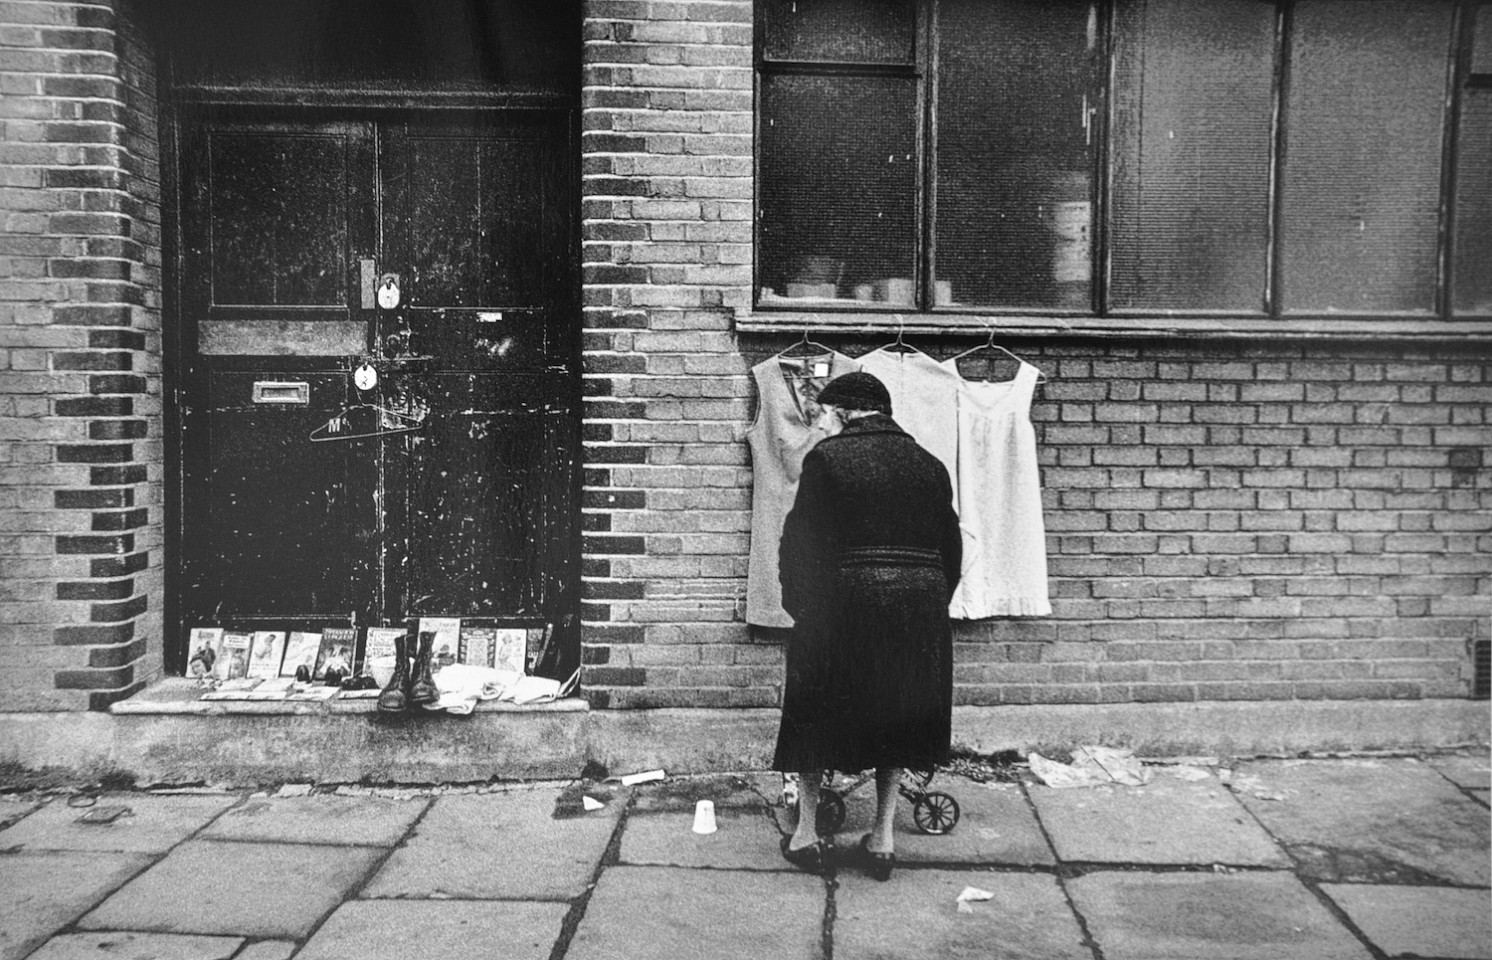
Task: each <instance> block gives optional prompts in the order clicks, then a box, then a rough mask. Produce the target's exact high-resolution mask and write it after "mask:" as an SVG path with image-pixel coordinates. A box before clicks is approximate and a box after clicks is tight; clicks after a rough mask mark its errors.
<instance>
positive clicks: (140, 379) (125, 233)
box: [0, 0, 162, 710]
mask: <svg viewBox="0 0 1492 960" xmlns="http://www.w3.org/2000/svg"><path fill="white" fill-rule="evenodd" d="M0 93H3V98H0V198H3V199H0V217H3V218H4V223H3V229H0V544H3V547H0V673H3V675H4V676H5V678H6V683H5V684H4V687H3V689H0V710H50V709H82V708H90V707H91V708H94V709H99V708H102V707H104V706H106V705H107V704H108V703H110V702H112V701H113V700H115V699H119V698H120V697H123V696H126V695H128V694H129V693H130V692H132V691H133V690H135V689H138V688H139V687H140V686H141V685H142V684H143V683H144V681H145V680H146V679H148V678H149V677H150V676H151V675H152V674H153V673H157V672H159V671H160V669H161V667H160V665H161V649H160V636H161V619H160V617H161V614H160V609H161V551H160V543H161V481H162V456H161V441H160V436H159V433H160V410H161V405H160V368H159V359H158V358H159V356H160V293H159V291H160V226H161V225H160V215H159V209H160V204H159V173H158V163H157V157H158V151H157V144H156V132H155V131H156V112H155V85H154V77H153V67H152V64H151V61H150V57H149V52H148V49H147V48H146V45H145V44H144V43H143V42H142V39H141V34H140V33H139V31H138V30H137V29H136V27H135V25H134V23H133V22H132V15H131V10H130V4H129V3H128V0H119V2H117V3H61V2H34V0H0Z"/></svg>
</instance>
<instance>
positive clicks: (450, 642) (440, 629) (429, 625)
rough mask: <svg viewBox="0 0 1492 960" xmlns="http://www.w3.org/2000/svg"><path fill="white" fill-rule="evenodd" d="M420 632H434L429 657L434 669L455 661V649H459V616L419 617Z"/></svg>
mask: <svg viewBox="0 0 1492 960" xmlns="http://www.w3.org/2000/svg"><path fill="white" fill-rule="evenodd" d="M419 630H420V633H433V634H435V646H434V648H433V650H434V652H433V654H432V655H431V657H430V662H431V664H432V665H433V666H434V667H435V669H437V670H438V669H440V668H441V667H447V666H450V665H451V664H453V663H455V662H456V651H457V650H459V649H461V618H460V617H420V627H419Z"/></svg>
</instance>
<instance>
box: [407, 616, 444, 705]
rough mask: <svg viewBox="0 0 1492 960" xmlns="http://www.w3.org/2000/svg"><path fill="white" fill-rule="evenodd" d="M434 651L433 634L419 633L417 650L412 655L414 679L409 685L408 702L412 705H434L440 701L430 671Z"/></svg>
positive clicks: (438, 692)
mask: <svg viewBox="0 0 1492 960" xmlns="http://www.w3.org/2000/svg"><path fill="white" fill-rule="evenodd" d="M434 650H435V634H433V633H421V634H420V646H419V650H418V651H417V652H416V653H415V655H414V677H413V679H411V680H410V683H409V702H410V703H412V704H421V703H434V702H435V701H437V700H439V699H440V690H438V689H437V688H436V686H435V675H434V673H433V672H432V671H431V669H430V660H431V654H432V653H433V652H434Z"/></svg>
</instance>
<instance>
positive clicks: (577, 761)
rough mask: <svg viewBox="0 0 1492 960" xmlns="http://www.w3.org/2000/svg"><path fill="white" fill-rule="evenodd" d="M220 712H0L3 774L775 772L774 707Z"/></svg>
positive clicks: (994, 725)
mask: <svg viewBox="0 0 1492 960" xmlns="http://www.w3.org/2000/svg"><path fill="white" fill-rule="evenodd" d="M250 706H253V707H255V708H258V709H256V710H254V711H252V712H251V711H248V710H245V711H242V712H237V711H230V710H225V709H222V708H218V709H217V710H215V712H213V713H210V714H209V713H202V712H192V711H188V710H184V709H178V708H168V709H160V710H153V709H151V708H150V706H149V705H148V704H135V705H131V704H129V703H126V704H118V705H116V709H115V711H113V712H111V713H65V712H59V713H6V714H0V765H9V766H12V767H19V768H22V769H26V770H41V769H46V768H59V769H61V770H64V771H67V772H69V773H71V774H73V775H75V776H79V777H82V778H83V779H99V778H103V777H107V776H114V777H117V778H120V779H122V780H124V781H125V782H138V783H155V784H170V783H217V784H225V785H253V784H259V783H285V782H322V783H327V782H346V783H356V782H377V783H463V782H465V783H469V782H480V781H491V780H518V779H563V778H568V777H574V776H576V775H578V774H579V773H580V771H581V770H582V769H584V768H586V767H587V766H588V765H589V767H590V768H591V769H595V768H596V766H597V765H599V766H602V767H605V768H606V769H607V770H609V771H610V772H612V773H626V772H632V771H637V770H648V769H664V770H668V771H670V772H677V773H709V772H722V771H731V770H750V769H764V768H766V767H768V766H769V765H770V762H771V757H772V751H773V747H774V745H775V740H776V732H777V721H778V711H776V710H771V709H738V710H709V709H685V708H672V709H658V710H615V711H613V710H591V709H589V708H588V706H587V705H586V704H585V703H584V701H581V700H570V701H564V702H560V703H556V704H547V705H542V706H540V707H539V708H536V709H527V710H515V709H512V708H508V709H506V710H478V712H476V713H475V714H473V715H471V716H466V717H453V716H439V715H437V716H422V717H410V718H408V719H402V718H401V719H395V720H389V719H387V718H383V717H380V716H379V715H377V714H376V713H370V712H366V711H360V712H351V711H342V712H331V711H325V710H322V711H303V710H286V709H283V708H282V709H280V710H278V711H273V710H271V711H266V710H264V709H263V707H264V706H265V705H262V704H250ZM1489 728H1492V724H1489V713H1488V705H1487V703H1485V702H1480V701H1469V700H1413V701H1382V700H1357V701H1278V702H1276V701H1263V702H1206V703H1185V704H1175V703H1162V704H1133V703H1126V704H1104V705H1074V706H1065V705H1064V706H1059V705H1030V706H997V707H957V708H955V709H954V742H955V746H956V747H957V748H959V749H962V750H967V751H969V752H972V753H975V754H981V755H989V754H994V753H997V752H1000V751H1003V750H1011V749H1013V750H1017V751H1020V752H1022V753H1025V752H1028V751H1030V750H1033V749H1036V750H1042V751H1051V750H1057V751H1060V750H1062V749H1070V748H1071V747H1073V746H1076V745H1079V744H1084V743H1098V744H1105V745H1109V746H1120V747H1128V748H1131V749H1133V750H1134V751H1135V752H1136V753H1139V754H1141V755H1145V756H1156V757H1163V756H1196V755H1212V756H1233V757H1248V756H1261V755H1295V754H1298V753H1302V752H1306V751H1310V752H1316V753H1327V752H1360V751H1366V750H1400V751H1407V752H1412V751H1415V750H1435V749H1444V748H1447V747H1455V746H1462V745H1467V744H1484V743H1487V742H1488V739H1489V735H1492V729H1489Z"/></svg>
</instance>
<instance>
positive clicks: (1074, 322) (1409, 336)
mask: <svg viewBox="0 0 1492 960" xmlns="http://www.w3.org/2000/svg"><path fill="white" fill-rule="evenodd" d="M735 329H736V332H737V333H824V334H830V333H847V334H856V333H862V334H886V333H897V332H900V333H904V334H908V335H916V336H945V335H955V336H973V335H985V334H988V333H990V332H994V333H998V334H1005V335H1010V336H1032V337H1062V336H1073V335H1102V336H1104V337H1124V338H1134V339H1142V338H1152V339H1153V338H1161V337H1165V338H1171V337H1179V338H1193V339H1198V340H1218V339H1250V340H1409V341H1419V342H1431V341H1437V340H1450V341H1455V342H1458V343H1464V342H1468V341H1471V342H1487V343H1492V320H1485V319H1484V320H1439V319H1435V318H1428V317H1423V318H1410V317H1397V318H1387V319H1365V318H1343V319H1319V318H1315V319H1310V318H1285V319H1281V320H1253V319H1247V318H1223V317H1157V316H1144V317H1077V316H1074V317H1054V316H1016V315H1005V314H982V315H975V314H955V313H920V312H908V313H894V312H884V313H882V312H874V313H873V312H867V311H843V312H841V311H829V310H823V311H807V310H779V309H763V310H758V311H756V312H745V311H742V312H741V313H739V314H738V315H737V317H736V320H735Z"/></svg>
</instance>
